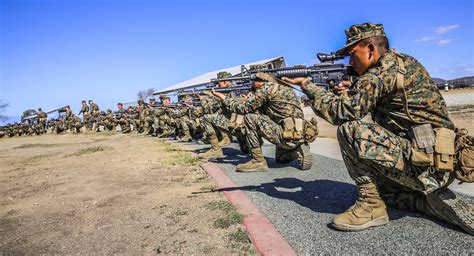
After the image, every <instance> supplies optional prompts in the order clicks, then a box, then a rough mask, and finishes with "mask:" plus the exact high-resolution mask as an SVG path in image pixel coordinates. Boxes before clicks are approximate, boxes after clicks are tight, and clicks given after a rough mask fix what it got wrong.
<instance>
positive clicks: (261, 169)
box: [235, 167, 268, 172]
mask: <svg viewBox="0 0 474 256" xmlns="http://www.w3.org/2000/svg"><path fill="white" fill-rule="evenodd" d="M235 171H236V172H266V171H268V167H267V168H255V169H249V170H239V169H236V170H235Z"/></svg>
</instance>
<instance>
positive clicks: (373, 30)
mask: <svg viewBox="0 0 474 256" xmlns="http://www.w3.org/2000/svg"><path fill="white" fill-rule="evenodd" d="M345 32H346V45H345V46H344V47H343V48H341V49H339V50H338V51H337V53H339V54H344V55H347V54H348V52H347V49H348V48H349V47H350V46H352V45H355V44H356V43H358V42H360V41H361V40H363V39H366V38H370V37H376V36H384V37H387V35H386V34H385V31H384V29H383V25H382V24H373V23H370V22H368V23H363V24H356V25H352V26H351V27H350V28H348V29H346V30H345Z"/></svg>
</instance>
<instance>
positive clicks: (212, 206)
mask: <svg viewBox="0 0 474 256" xmlns="http://www.w3.org/2000/svg"><path fill="white" fill-rule="evenodd" d="M206 208H207V209H209V210H217V209H219V210H223V211H230V210H232V209H233V208H234V207H233V206H232V205H231V204H230V203H229V202H227V201H225V200H221V201H212V202H210V203H208V204H207V206H206Z"/></svg>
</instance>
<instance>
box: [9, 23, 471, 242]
mask: <svg viewBox="0 0 474 256" xmlns="http://www.w3.org/2000/svg"><path fill="white" fill-rule="evenodd" d="M346 37H347V43H346V46H345V47H344V48H342V49H341V50H339V51H338V53H339V54H342V55H345V56H350V64H351V65H352V66H353V68H354V69H355V71H356V72H357V73H358V74H359V77H358V79H357V80H355V81H354V82H350V81H343V82H341V83H339V84H338V85H336V86H335V91H334V92H330V91H328V90H326V89H325V88H323V87H321V86H317V85H315V84H314V83H313V82H312V81H311V79H308V78H306V77H300V78H292V79H290V78H282V80H280V79H277V78H275V77H273V76H271V75H269V74H266V73H264V72H258V73H256V76H255V79H254V80H253V81H252V83H253V85H252V90H251V91H249V92H247V93H241V94H238V95H237V94H236V92H235V91H232V90H228V92H226V93H221V92H216V91H214V90H212V91H200V92H199V94H195V95H193V94H189V95H183V96H179V103H180V104H177V105H175V104H171V102H170V98H169V97H168V96H167V95H160V98H159V100H160V101H159V102H156V101H155V100H154V99H151V100H150V102H149V103H145V102H144V101H143V100H139V101H138V102H137V105H136V106H135V107H129V108H127V109H125V108H124V106H123V104H121V103H119V104H118V105H117V107H118V110H117V111H116V112H115V113H114V112H112V111H111V110H108V111H106V112H100V111H99V107H98V106H97V105H96V104H95V103H93V102H92V101H89V106H88V105H87V104H86V102H85V101H83V102H82V109H81V112H80V114H81V113H82V114H83V121H82V122H81V120H80V118H79V117H77V116H75V115H74V114H73V113H72V112H71V111H70V108H69V107H67V108H66V109H65V112H66V114H65V115H63V116H61V119H60V120H50V121H48V122H47V127H49V128H53V130H54V131H55V132H58V133H59V132H63V131H65V130H72V131H73V132H80V129H81V128H82V126H85V127H86V129H88V130H94V129H95V130H97V129H98V130H100V129H99V127H103V129H104V130H114V129H116V128H120V130H121V132H122V133H130V132H131V131H133V130H135V131H136V132H138V133H145V134H149V135H152V136H157V137H174V138H176V139H179V141H182V142H191V141H193V140H197V141H198V142H199V141H204V142H207V143H209V144H210V149H209V150H208V151H206V152H203V153H201V154H199V157H200V158H202V159H216V158H222V157H224V154H223V151H222V147H224V146H227V145H229V144H230V143H231V142H232V138H233V137H235V138H236V139H237V142H238V143H239V146H240V149H241V151H242V152H243V153H246V154H247V153H250V154H251V160H250V161H248V162H246V163H242V164H239V165H237V167H236V171H239V172H263V171H267V170H268V165H267V162H266V160H265V158H264V156H263V152H262V148H261V147H262V144H263V142H264V139H265V140H266V141H268V142H270V143H272V144H274V145H275V147H276V150H275V161H276V162H278V163H289V162H292V161H296V162H297V166H298V167H299V169H301V170H308V169H310V168H311V166H312V164H313V161H312V155H311V151H310V143H311V142H313V141H314V140H315V139H316V137H317V135H318V127H317V122H316V120H315V119H311V120H306V119H305V118H304V115H303V110H302V104H301V101H300V98H299V97H298V96H297V95H296V93H295V91H294V89H295V88H293V87H292V86H291V85H290V84H293V85H296V86H298V87H300V88H301V89H302V92H303V93H304V94H306V96H307V98H308V101H309V103H310V104H311V107H312V109H313V111H314V112H315V113H316V114H317V115H318V116H319V117H320V118H323V119H325V120H326V121H328V122H330V123H332V124H334V125H338V141H339V144H340V148H341V152H342V156H343V159H344V162H345V164H346V167H347V169H348V172H349V175H350V176H351V178H352V179H353V180H354V181H355V184H356V186H357V188H358V199H357V201H356V202H355V204H354V206H352V207H351V208H349V209H348V210H347V211H346V212H344V213H341V214H338V215H336V216H335V217H334V219H333V221H332V224H333V226H334V227H335V228H337V229H340V230H347V231H358V230H363V229H366V228H369V227H374V226H380V225H385V224H387V223H388V221H389V216H388V212H387V205H389V206H391V207H395V208H398V209H404V210H415V211H418V212H421V213H424V214H427V215H430V216H433V217H436V218H438V219H440V220H442V221H445V222H448V223H451V224H453V225H456V226H458V227H460V228H462V229H463V230H464V231H465V232H467V233H469V234H471V235H472V234H473V233H474V232H473V223H474V221H472V220H473V219H474V218H473V216H474V208H473V207H472V205H471V204H468V203H463V204H462V207H461V208H459V207H457V206H456V205H459V202H460V201H459V200H458V199H456V198H455V197H454V198H453V195H454V194H452V193H450V191H449V189H447V188H446V187H447V186H448V185H449V184H450V183H451V182H453V180H454V178H458V179H460V180H463V181H467V182H472V181H473V180H474V172H473V171H472V169H473V167H472V159H473V157H472V151H462V152H461V149H465V148H467V149H470V150H472V145H473V144H474V143H473V141H474V139H473V138H472V137H469V136H467V133H466V134H462V133H460V132H459V130H458V129H455V127H454V124H453V123H452V122H451V120H450V119H449V116H448V112H447V108H446V104H445V102H444V100H443V98H442V96H441V95H440V93H439V92H438V90H437V89H436V85H435V84H434V82H433V81H432V79H431V78H430V76H429V74H428V72H427V71H426V70H425V69H424V67H423V66H422V65H421V64H420V63H419V62H418V61H417V60H416V59H414V58H413V57H411V56H408V55H404V54H400V53H397V52H395V51H394V50H393V49H390V48H389V44H388V39H387V38H386V35H385V32H384V29H383V26H382V25H380V24H372V23H364V24H358V25H354V26H352V27H351V28H349V29H347V30H346ZM251 69H254V70H257V71H259V70H260V71H261V70H263V69H264V67H263V66H259V65H254V66H252V67H251ZM230 76H231V74H230V73H227V72H219V73H218V74H217V78H226V77H230ZM232 85H233V84H232V82H230V81H220V82H219V85H218V87H220V88H227V87H232ZM196 101H197V102H199V104H198V105H195V104H194V103H195V102H196ZM369 113H370V114H371V116H372V119H373V122H372V123H366V122H363V121H361V119H362V118H364V117H365V116H366V115H367V114H369ZM40 123H41V122H39V121H38V124H40ZM41 125H43V123H41ZM2 129H3V128H2ZM2 129H0V131H2V132H3V133H5V132H4V131H3V130H2ZM12 134H13V135H12ZM18 134H23V133H20V132H13V133H12V132H9V133H8V136H15V135H18ZM430 136H431V137H430ZM434 136H436V137H434ZM432 137H433V138H432ZM466 141H470V142H466ZM469 143H471V144H469ZM455 147H456V155H458V154H461V155H462V154H464V152H468V153H466V155H467V156H468V157H471V158H470V159H471V162H468V160H466V161H465V162H463V161H459V162H460V163H463V164H464V165H465V166H468V167H469V168H470V169H469V168H467V169H465V170H467V171H465V172H464V173H460V172H459V169H458V170H457V171H454V160H453V159H454V157H455V152H454V151H455V149H454V148H455ZM469 152H471V153H469ZM466 159H468V158H466ZM468 170H471V171H470V172H469V171H468ZM463 175H465V176H463ZM469 175H471V176H469ZM456 207H457V208H456Z"/></svg>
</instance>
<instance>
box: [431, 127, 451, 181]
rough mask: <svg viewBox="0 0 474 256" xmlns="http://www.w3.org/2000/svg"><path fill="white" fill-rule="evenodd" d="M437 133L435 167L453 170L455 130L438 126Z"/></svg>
mask: <svg viewBox="0 0 474 256" xmlns="http://www.w3.org/2000/svg"><path fill="white" fill-rule="evenodd" d="M435 133H436V145H435V154H434V156H435V157H434V161H435V163H434V164H435V167H436V169H437V170H438V171H441V172H452V171H453V168H454V139H455V135H454V131H453V130H450V129H447V128H437V129H435Z"/></svg>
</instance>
